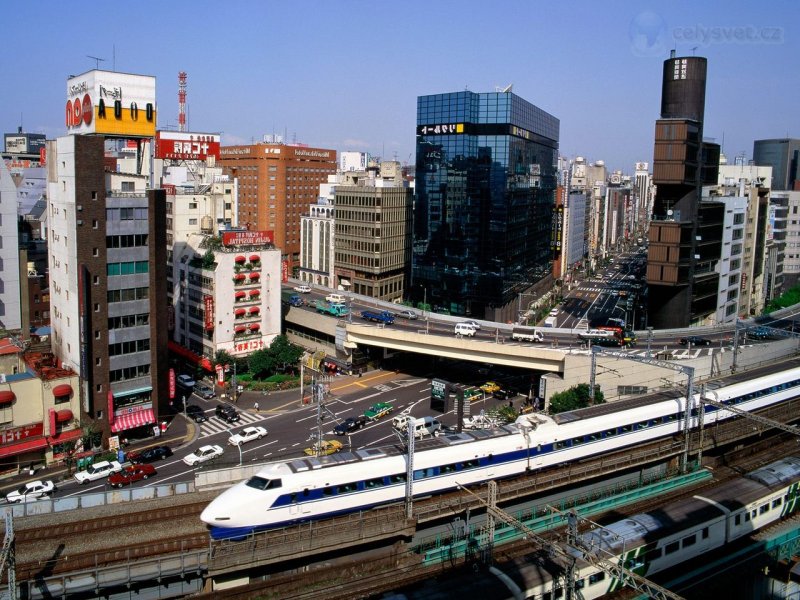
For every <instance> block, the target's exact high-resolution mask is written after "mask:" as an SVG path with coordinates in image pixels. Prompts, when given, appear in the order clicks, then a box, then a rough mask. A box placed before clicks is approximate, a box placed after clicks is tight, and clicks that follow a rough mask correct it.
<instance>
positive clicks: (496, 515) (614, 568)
mask: <svg viewBox="0 0 800 600" xmlns="http://www.w3.org/2000/svg"><path fill="white" fill-rule="evenodd" d="M456 485H458V487H459V488H460V489H461V490H463V491H465V492H467V493H468V494H469V495H470V496H472V497H473V498H475V499H476V500H477V501H478V502H480V503H481V504H482V505H483V506H484V507H486V512H487V513H488V515H489V525H488V531H489V533H488V534H487V543H488V545H489V547H490V548H491V544H492V543H493V539H492V538H493V537H494V519H498V520H500V521H502V522H504V523H507V524H508V525H511V526H512V527H514V528H515V529H518V530H519V531H521V532H522V533H524V534H525V535H526V539H528V540H530V541H532V542H533V543H535V544H536V545H537V546H540V547H541V548H543V549H546V550H548V551H549V552H550V553H551V555H552V556H553V557H555V558H558V559H560V560H561V561H562V562H563V564H565V565H567V566H566V571H567V589H566V599H567V600H573V599H574V598H580V597H581V595H580V591H579V590H578V589H576V587H575V563H576V561H577V559H578V557H580V558H582V559H583V560H585V561H586V562H588V563H589V564H590V565H592V566H593V567H595V568H597V569H599V570H601V571H603V572H604V573H607V574H609V575H611V576H612V577H615V578H616V579H617V580H618V581H619V582H620V583H621V584H622V585H625V586H628V587H631V588H633V589H635V590H636V591H638V592H641V593H643V594H647V595H648V596H649V597H650V598H656V599H658V600H666V599H667V598H669V599H671V600H683V598H682V597H681V596H678V595H677V594H675V593H673V592H671V591H669V590H668V589H666V588H663V587H661V586H660V585H658V584H656V583H654V582H652V581H650V580H648V579H646V578H645V577H642V576H641V575H638V574H636V573H634V572H633V571H630V570H629V569H626V568H625V567H623V566H621V565H619V564H617V563H616V562H615V561H616V560H617V557H616V556H612V555H610V554H609V555H608V556H602V555H601V552H603V550H602V549H601V548H595V547H588V546H586V545H585V544H583V542H582V540H581V539H580V537H579V536H578V530H577V528H578V520H579V519H580V517H579V516H578V515H577V513H575V512H574V511H572V512H570V513H563V512H561V511H559V510H556V509H554V508H551V510H553V511H554V512H557V513H558V514H561V515H566V516H567V524H568V526H569V530H568V534H567V543H566V544H565V545H564V546H562V545H560V544H556V543H553V542H551V541H549V540H546V539H545V538H543V537H541V536H540V535H539V534H537V533H536V532H535V531H534V530H533V529H531V528H530V527H528V526H527V525H525V523H523V522H522V521H519V520H518V519H516V518H514V517H513V516H511V515H510V514H508V513H507V512H505V511H504V510H502V509H500V508H497V506H496V504H495V502H496V499H497V482H495V481H490V482H489V490H488V494H489V501H488V502H487V501H486V500H484V499H483V498H481V497H480V496H478V495H477V494H476V493H475V492H472V491H470V490H468V489H467V488H466V487H464V486H462V485H461V484H459V483H456ZM606 553H607V552H606ZM607 554H608V553H607Z"/></svg>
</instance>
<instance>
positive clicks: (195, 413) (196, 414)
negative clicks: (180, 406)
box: [186, 404, 208, 423]
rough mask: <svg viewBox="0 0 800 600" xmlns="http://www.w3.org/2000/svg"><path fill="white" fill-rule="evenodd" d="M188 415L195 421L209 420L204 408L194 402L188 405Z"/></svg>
mask: <svg viewBox="0 0 800 600" xmlns="http://www.w3.org/2000/svg"><path fill="white" fill-rule="evenodd" d="M186 416H187V417H189V418H190V419H191V420H192V421H194V422H195V423H203V422H205V421H208V417H207V416H206V413H205V412H204V411H203V409H202V408H200V407H199V406H195V405H194V404H190V405H189V406H187V407H186Z"/></svg>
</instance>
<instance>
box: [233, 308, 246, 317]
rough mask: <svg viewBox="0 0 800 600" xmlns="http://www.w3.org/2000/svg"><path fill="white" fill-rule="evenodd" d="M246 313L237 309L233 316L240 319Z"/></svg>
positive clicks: (241, 309)
mask: <svg viewBox="0 0 800 600" xmlns="http://www.w3.org/2000/svg"><path fill="white" fill-rule="evenodd" d="M246 312H247V311H246V310H245V309H243V308H237V309H236V310H235V311H233V314H235V315H236V316H237V317H241V316H242V315H243V314H245V313H246Z"/></svg>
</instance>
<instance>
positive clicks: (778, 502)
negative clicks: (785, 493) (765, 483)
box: [772, 498, 781, 508]
mask: <svg viewBox="0 0 800 600" xmlns="http://www.w3.org/2000/svg"><path fill="white" fill-rule="evenodd" d="M780 505H781V499H780V498H775V500H773V501H772V508H778V507H779V506H780Z"/></svg>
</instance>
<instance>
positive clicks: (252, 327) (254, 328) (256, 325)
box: [250, 323, 261, 331]
mask: <svg viewBox="0 0 800 600" xmlns="http://www.w3.org/2000/svg"><path fill="white" fill-rule="evenodd" d="M259 329H261V325H260V324H259V323H250V331H258V330H259Z"/></svg>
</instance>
